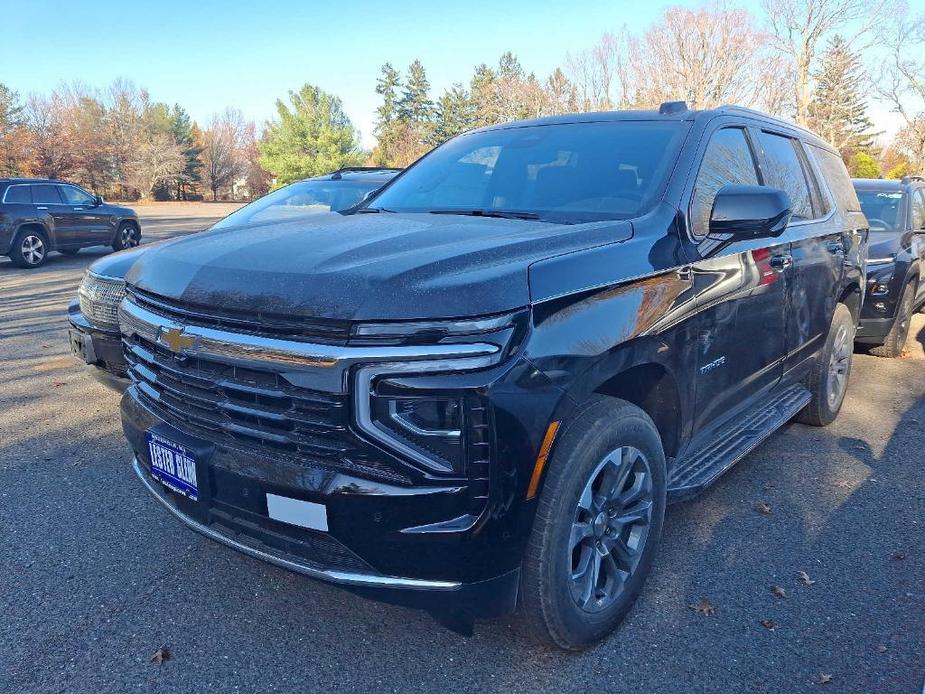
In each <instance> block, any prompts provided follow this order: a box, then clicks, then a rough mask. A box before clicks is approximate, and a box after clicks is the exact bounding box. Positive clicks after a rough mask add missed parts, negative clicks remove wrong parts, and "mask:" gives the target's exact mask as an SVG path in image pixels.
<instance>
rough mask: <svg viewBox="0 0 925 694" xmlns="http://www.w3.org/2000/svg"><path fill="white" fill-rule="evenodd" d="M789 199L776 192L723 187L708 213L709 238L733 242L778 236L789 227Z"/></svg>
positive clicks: (765, 189) (745, 187)
mask: <svg viewBox="0 0 925 694" xmlns="http://www.w3.org/2000/svg"><path fill="white" fill-rule="evenodd" d="M792 213H793V211H792V210H791V208H790V196H789V195H787V193H785V192H784V191H782V190H780V189H778V188H768V187H766V186H733V185H726V186H723V187H722V188H720V189H719V192H718V193H717V194H716V198H715V199H714V200H713V210H712V212H711V213H710V235H711V236H712V235H713V234H731V235H732V237H733V239H741V240H745V239H761V238H773V237H777V236H780V235H781V234H783V233H784V229H786V228H787V224H789V223H790V216H791V214H792Z"/></svg>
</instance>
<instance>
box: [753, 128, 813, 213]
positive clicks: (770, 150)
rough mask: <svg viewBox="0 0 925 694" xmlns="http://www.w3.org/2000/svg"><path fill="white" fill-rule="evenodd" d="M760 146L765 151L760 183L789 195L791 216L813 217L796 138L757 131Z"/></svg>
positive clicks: (810, 199)
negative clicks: (762, 178) (762, 182)
mask: <svg viewBox="0 0 925 694" xmlns="http://www.w3.org/2000/svg"><path fill="white" fill-rule="evenodd" d="M759 137H760V138H761V148H762V149H763V150H764V154H765V168H764V169H762V171H763V172H764V183H765V185H767V186H770V187H772V188H780V189H781V190H783V191H786V193H787V195H789V196H790V206H791V207H792V208H793V219H794V221H799V220H803V219H812V218H813V204H812V198H811V197H810V194H809V186H808V184H807V182H806V172H805V171H804V170H803V163H802V162H801V161H800V155H799V154H798V153H797V150H796V147H797V146H799V145H798V143H797V141H796V140H794V139H792V138H789V137H784V136H783V135H774V134H772V133H768V132H764V131H762V132H761V135H760V136H759Z"/></svg>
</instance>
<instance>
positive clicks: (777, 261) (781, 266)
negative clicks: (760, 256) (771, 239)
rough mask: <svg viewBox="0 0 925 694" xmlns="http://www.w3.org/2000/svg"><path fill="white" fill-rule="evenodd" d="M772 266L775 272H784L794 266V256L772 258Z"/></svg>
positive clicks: (770, 261)
mask: <svg viewBox="0 0 925 694" xmlns="http://www.w3.org/2000/svg"><path fill="white" fill-rule="evenodd" d="M768 262H769V263H770V265H771V268H772V269H773V270H774V271H775V272H783V271H784V270H786V269H787V268H788V267H790V266H791V265H793V256H792V255H789V254H787V255H775V256H772V257H771V260H769V261H768Z"/></svg>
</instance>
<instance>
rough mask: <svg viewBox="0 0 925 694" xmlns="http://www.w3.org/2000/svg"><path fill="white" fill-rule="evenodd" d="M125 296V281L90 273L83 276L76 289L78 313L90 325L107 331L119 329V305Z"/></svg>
mask: <svg viewBox="0 0 925 694" xmlns="http://www.w3.org/2000/svg"><path fill="white" fill-rule="evenodd" d="M124 296H125V280H122V279H118V278H115V277H104V276H102V275H97V274H94V273H92V272H87V273H86V274H85V275H84V278H83V280H82V281H81V283H80V286H79V287H78V288H77V297H78V299H79V300H80V312H81V313H83V314H84V316H85V317H86V319H87V320H88V321H90V323H91V324H93V325H95V326H97V327H100V328H105V329H109V330H118V329H119V304H120V303H121V301H122V299H123V297H124Z"/></svg>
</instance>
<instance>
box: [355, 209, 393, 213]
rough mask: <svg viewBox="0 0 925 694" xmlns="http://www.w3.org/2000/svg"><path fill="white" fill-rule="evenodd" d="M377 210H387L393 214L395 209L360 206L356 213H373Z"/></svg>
mask: <svg viewBox="0 0 925 694" xmlns="http://www.w3.org/2000/svg"><path fill="white" fill-rule="evenodd" d="M377 212H389V213H392V214H395V210H387V209H386V208H384V207H361V208H360V209H358V210H357V211H356V214H375V213H377Z"/></svg>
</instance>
